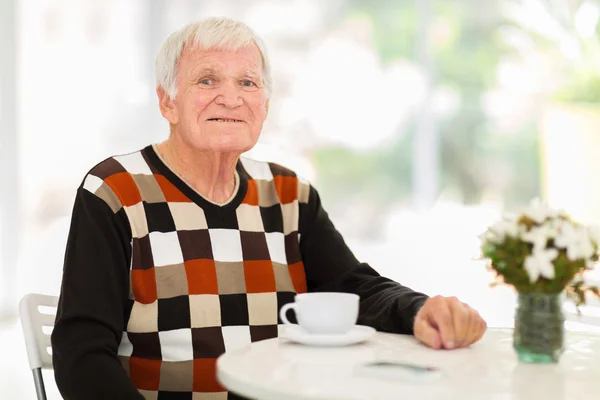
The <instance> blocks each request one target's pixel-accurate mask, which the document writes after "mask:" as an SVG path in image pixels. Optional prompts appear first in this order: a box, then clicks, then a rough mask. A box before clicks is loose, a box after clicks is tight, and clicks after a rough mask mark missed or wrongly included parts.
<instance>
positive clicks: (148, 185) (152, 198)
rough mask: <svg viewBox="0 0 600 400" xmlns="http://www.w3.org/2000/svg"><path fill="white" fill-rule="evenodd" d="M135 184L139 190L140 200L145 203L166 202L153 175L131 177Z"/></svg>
mask: <svg viewBox="0 0 600 400" xmlns="http://www.w3.org/2000/svg"><path fill="white" fill-rule="evenodd" d="M132 176H133V180H134V181H135V184H136V185H137V187H138V189H139V190H140V195H141V196H142V200H144V201H145V202H146V203H165V202H166V201H167V200H166V199H165V196H164V194H163V192H162V190H161V188H160V186H159V185H158V182H156V179H154V175H132Z"/></svg>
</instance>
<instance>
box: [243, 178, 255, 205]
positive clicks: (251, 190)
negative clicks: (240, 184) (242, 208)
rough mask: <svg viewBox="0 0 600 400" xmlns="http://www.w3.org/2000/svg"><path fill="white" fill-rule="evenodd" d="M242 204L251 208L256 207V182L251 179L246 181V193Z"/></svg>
mask: <svg viewBox="0 0 600 400" xmlns="http://www.w3.org/2000/svg"><path fill="white" fill-rule="evenodd" d="M242 203H244V204H248V205H251V206H257V205H258V188H257V187H256V181H255V180H253V179H249V180H248V190H247V191H246V196H245V197H244V200H242Z"/></svg>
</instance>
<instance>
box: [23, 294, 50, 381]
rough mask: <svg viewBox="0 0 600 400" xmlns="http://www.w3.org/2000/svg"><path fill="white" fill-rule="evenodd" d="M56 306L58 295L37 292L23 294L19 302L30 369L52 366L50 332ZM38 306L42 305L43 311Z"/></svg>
mask: <svg viewBox="0 0 600 400" xmlns="http://www.w3.org/2000/svg"><path fill="white" fill-rule="evenodd" d="M57 306H58V297H56V296H49V295H45V294H38V293H30V294H27V295H25V296H24V297H23V298H22V299H21V301H20V303H19V316H20V317H21V326H22V327H23V336H24V337H25V345H26V347H27V359H28V360H29V367H30V368H31V369H32V370H33V369H37V368H52V353H51V352H52V345H51V343H50V334H51V331H52V328H54V320H55V319H56V307H57ZM40 307H44V309H43V311H42V310H41V309H40ZM44 328H46V329H44ZM44 330H46V331H47V332H44Z"/></svg>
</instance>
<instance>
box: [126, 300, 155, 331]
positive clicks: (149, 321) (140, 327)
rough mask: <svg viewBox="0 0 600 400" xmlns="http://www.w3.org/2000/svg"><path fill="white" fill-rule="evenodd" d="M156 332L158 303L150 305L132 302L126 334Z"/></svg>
mask: <svg viewBox="0 0 600 400" xmlns="http://www.w3.org/2000/svg"><path fill="white" fill-rule="evenodd" d="M157 331H158V301H154V302H153V303H150V304H142V303H139V302H137V301H136V302H134V303H133V307H132V308H131V316H130V317H129V322H128V323H127V332H133V333H144V332H157Z"/></svg>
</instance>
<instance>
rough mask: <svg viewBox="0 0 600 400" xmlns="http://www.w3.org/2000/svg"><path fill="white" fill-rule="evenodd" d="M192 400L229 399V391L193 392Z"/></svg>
mask: <svg viewBox="0 0 600 400" xmlns="http://www.w3.org/2000/svg"><path fill="white" fill-rule="evenodd" d="M192 400H227V392H214V393H198V392H194V393H192Z"/></svg>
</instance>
